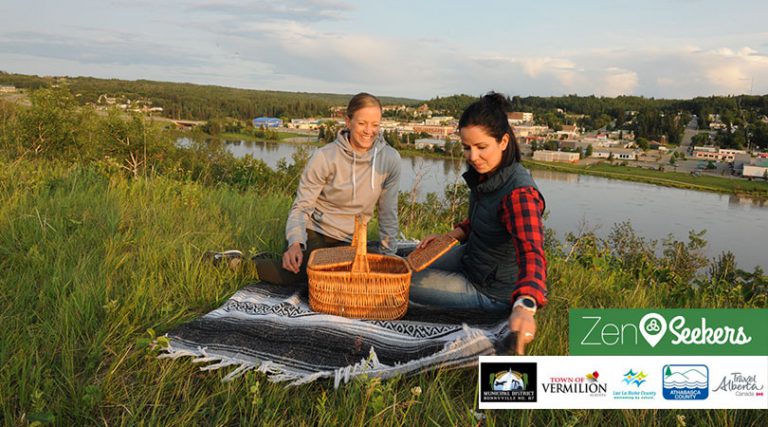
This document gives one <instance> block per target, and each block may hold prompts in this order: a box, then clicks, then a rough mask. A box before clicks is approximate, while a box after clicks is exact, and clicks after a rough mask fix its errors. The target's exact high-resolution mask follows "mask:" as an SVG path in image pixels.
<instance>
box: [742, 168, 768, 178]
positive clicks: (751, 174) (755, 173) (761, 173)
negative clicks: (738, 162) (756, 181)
mask: <svg viewBox="0 0 768 427" xmlns="http://www.w3.org/2000/svg"><path fill="white" fill-rule="evenodd" d="M766 171H768V167H765V166H754V165H744V172H742V175H744V176H745V177H746V178H764V177H765V173H766Z"/></svg>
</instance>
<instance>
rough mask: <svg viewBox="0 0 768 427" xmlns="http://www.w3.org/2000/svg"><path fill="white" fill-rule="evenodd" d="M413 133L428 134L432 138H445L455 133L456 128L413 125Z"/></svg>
mask: <svg viewBox="0 0 768 427" xmlns="http://www.w3.org/2000/svg"><path fill="white" fill-rule="evenodd" d="M413 131H414V132H424V133H428V134H430V135H432V136H434V137H438V138H440V137H446V136H448V135H450V134H452V133H454V132H455V131H456V126H429V125H413Z"/></svg>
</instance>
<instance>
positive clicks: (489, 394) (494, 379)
mask: <svg viewBox="0 0 768 427" xmlns="http://www.w3.org/2000/svg"><path fill="white" fill-rule="evenodd" d="M536 386H537V383H536V363H497V362H491V363H483V364H481V365H480V400H481V402H536Z"/></svg>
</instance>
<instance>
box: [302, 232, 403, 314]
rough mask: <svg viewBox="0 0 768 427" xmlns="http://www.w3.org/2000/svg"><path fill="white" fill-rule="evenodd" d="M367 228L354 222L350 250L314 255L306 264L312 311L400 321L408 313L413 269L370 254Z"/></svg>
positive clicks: (391, 258) (400, 261)
mask: <svg viewBox="0 0 768 427" xmlns="http://www.w3.org/2000/svg"><path fill="white" fill-rule="evenodd" d="M367 243H368V242H367V227H366V222H365V221H363V220H362V219H361V218H359V217H358V218H355V234H354V237H353V239H352V246H351V247H349V248H344V247H342V248H325V249H317V250H315V251H313V252H312V254H311V255H310V256H309V261H308V262H307V276H308V277H309V306H310V307H311V308H312V310H314V311H317V312H321V313H328V314H335V315H338V316H344V317H352V318H357V319H378V320H391V319H399V318H401V317H403V316H404V315H405V312H406V311H407V310H408V290H409V288H410V285H411V269H410V268H409V267H408V264H407V262H406V261H405V260H404V259H402V258H398V257H394V256H387V255H379V254H369V253H368V251H367Z"/></svg>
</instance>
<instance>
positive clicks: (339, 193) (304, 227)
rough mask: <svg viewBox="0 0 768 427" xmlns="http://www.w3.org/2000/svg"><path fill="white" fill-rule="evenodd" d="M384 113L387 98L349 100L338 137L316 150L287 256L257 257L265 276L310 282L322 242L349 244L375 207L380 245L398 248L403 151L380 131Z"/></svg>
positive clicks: (289, 231) (290, 227)
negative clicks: (309, 269)
mask: <svg viewBox="0 0 768 427" xmlns="http://www.w3.org/2000/svg"><path fill="white" fill-rule="evenodd" d="M381 113H382V108H381V102H380V101H379V99H378V98H376V97H375V96H373V95H371V94H368V93H359V94H357V95H355V96H354V97H353V98H352V99H351V100H350V101H349V104H348V105H347V111H346V117H345V122H346V128H345V129H343V130H341V131H339V133H338V135H337V137H336V140H335V141H334V142H332V143H330V144H327V145H325V146H323V147H321V148H319V149H317V151H315V152H314V153H313V155H312V157H311V158H310V159H309V161H308V162H307V165H306V166H305V167H304V171H303V172H302V174H301V179H300V181H299V187H298V189H297V191H296V198H295V199H294V202H293V206H292V207H291V211H290V213H289V214H288V221H287V223H286V225H285V238H286V241H287V247H286V249H285V252H284V253H283V256H282V258H281V259H270V258H262V257H258V256H257V257H254V259H253V262H254V264H253V265H254V266H255V268H256V272H257V274H258V276H259V279H260V280H263V281H266V282H270V283H275V284H286V285H287V284H296V283H305V282H306V281H307V273H306V266H307V260H308V258H309V254H310V253H311V252H312V251H313V250H315V249H319V248H327V247H333V246H342V245H349V242H351V241H352V234H353V233H354V228H355V216H356V215H359V214H362V215H364V216H367V217H371V216H373V211H374V208H375V207H378V215H379V235H380V238H381V241H380V244H379V248H378V249H379V251H380V252H382V253H384V254H389V255H391V254H394V253H395V252H396V251H397V240H396V239H397V235H398V222H397V194H398V188H399V181H400V168H401V166H400V154H398V152H397V151H396V150H395V149H393V148H392V147H390V146H389V145H387V143H386V142H385V141H384V138H383V137H382V136H381V133H380V132H379V128H380V125H381ZM215 256H219V259H224V258H227V259H232V258H237V259H239V258H241V257H242V253H240V252H239V251H227V252H222V253H218V254H215ZM214 260H216V258H214ZM238 264H239V262H238ZM230 265H232V262H230Z"/></svg>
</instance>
